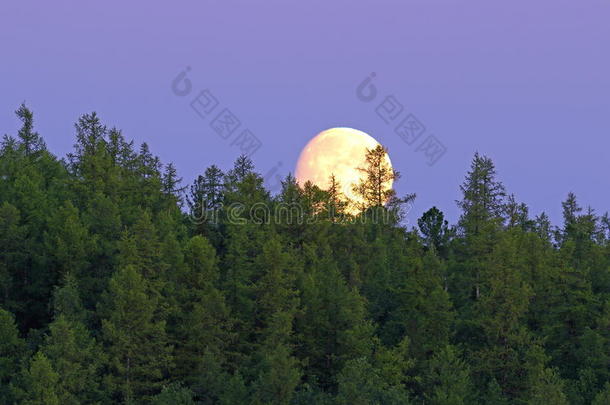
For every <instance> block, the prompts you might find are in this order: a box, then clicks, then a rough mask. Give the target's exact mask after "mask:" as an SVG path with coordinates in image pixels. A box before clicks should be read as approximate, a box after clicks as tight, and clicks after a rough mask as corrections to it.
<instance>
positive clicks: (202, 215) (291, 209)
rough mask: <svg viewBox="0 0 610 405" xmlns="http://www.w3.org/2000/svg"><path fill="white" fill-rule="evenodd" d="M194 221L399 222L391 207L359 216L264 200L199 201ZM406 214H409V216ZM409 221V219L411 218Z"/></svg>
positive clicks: (409, 205)
mask: <svg viewBox="0 0 610 405" xmlns="http://www.w3.org/2000/svg"><path fill="white" fill-rule="evenodd" d="M412 208H413V205H412V204H411V203H407V204H406V207H405V208H403V209H402V213H403V214H406V213H408V212H409V211H410V210H411V209H412ZM189 217H190V220H191V221H192V222H193V223H195V224H198V225H199V224H204V223H207V224H213V225H218V224H219V223H220V222H221V218H222V220H223V221H224V222H225V223H228V224H231V225H245V224H248V223H250V224H257V225H270V224H275V225H303V224H314V223H318V222H323V221H325V222H328V221H330V222H334V223H338V224H356V223H362V224H364V223H368V224H384V225H387V224H391V223H394V222H396V216H395V213H393V212H392V211H390V210H387V209H371V210H366V211H364V212H363V213H360V214H359V215H356V216H352V215H347V214H337V213H333V212H332V211H325V212H320V213H317V214H312V213H311V210H308V209H306V208H305V207H304V206H303V205H301V204H298V203H284V202H279V203H277V202H276V203H264V202H258V203H255V204H252V205H251V206H250V208H249V209H248V207H247V206H246V205H245V204H243V203H240V202H234V203H231V204H228V205H226V206H225V205H224V204H223V203H220V204H216V205H215V206H214V208H208V205H207V204H206V203H205V201H204V202H201V203H197V204H195V206H194V207H193V209H192V210H191V214H190V216H189ZM405 217H406V215H405ZM407 223H408V221H407Z"/></svg>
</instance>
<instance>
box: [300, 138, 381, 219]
mask: <svg viewBox="0 0 610 405" xmlns="http://www.w3.org/2000/svg"><path fill="white" fill-rule="evenodd" d="M378 145H379V142H377V141H376V140H375V138H373V137H372V136H370V135H368V134H366V133H364V132H362V131H358V130H357V129H353V128H331V129H327V130H326V131H322V132H320V133H319V134H318V135H316V136H315V137H314V138H313V139H312V140H310V141H309V142H308V143H307V145H306V146H305V148H303V150H302V151H301V155H300V156H299V161H298V163H297V169H296V180H297V182H298V183H299V184H300V185H301V186H302V185H303V184H305V183H306V182H307V181H311V182H312V183H313V184H315V185H316V186H318V187H320V188H321V189H324V190H326V189H328V186H329V185H330V176H331V174H334V175H335V179H336V180H337V181H338V182H339V183H340V186H341V192H342V193H343V195H345V196H346V197H347V198H349V199H350V200H352V201H354V202H356V203H360V202H362V198H361V197H360V196H358V195H357V194H356V193H354V191H353V189H352V188H353V186H354V185H356V184H359V183H360V180H362V179H363V178H364V177H365V174H364V173H363V172H361V171H359V170H358V168H359V167H362V168H364V167H366V159H365V158H366V150H367V149H374V148H375V147H377V146H378ZM386 161H387V163H388V165H389V167H392V163H391V161H390V157H389V156H388V155H387V154H386ZM388 183H389V184H386V185H385V188H386V190H387V189H390V188H391V187H392V182H388ZM348 211H349V212H350V213H352V214H355V213H357V212H358V210H357V209H356V208H355V207H350V209H348Z"/></svg>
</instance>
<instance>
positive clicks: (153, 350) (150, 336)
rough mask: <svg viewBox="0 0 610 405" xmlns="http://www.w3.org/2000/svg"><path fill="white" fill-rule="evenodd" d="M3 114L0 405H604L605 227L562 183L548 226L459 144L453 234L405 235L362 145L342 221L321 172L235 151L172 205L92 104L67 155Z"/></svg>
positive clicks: (484, 161)
mask: <svg viewBox="0 0 610 405" xmlns="http://www.w3.org/2000/svg"><path fill="white" fill-rule="evenodd" d="M17 117H18V119H19V120H20V122H21V126H20V129H19V130H18V133H17V134H15V136H14V137H11V136H5V137H4V138H3V140H2V143H1V146H0V403H1V404H5V403H6V404H16V405H21V404H62V405H64V404H65V405H72V404H74V405H76V404H99V405H102V404H111V403H125V404H145V405H146V404H155V405H163V404H183V405H190V404H206V405H211V404H223V405H234V404H261V405H262V404H284V405H288V404H291V405H292V404H295V405H304V404H307V405H309V404H321V405H331V404H332V405H336V404H350V405H351V404H363V405H364V404H366V405H368V404H379V405H386V404H410V403H413V404H431V405H433V404H436V405H461V404H464V405H466V404H468V405H470V404H494V405H508V404H519V405H520V404H532V405H535V404H545V405H546V404H558V405H562V404H570V405H589V404H594V405H601V404H608V403H610V400H609V398H610V385H609V383H608V381H609V380H610V368H609V364H610V363H609V362H610V219H609V217H608V214H604V215H598V214H597V213H596V212H595V211H594V210H593V209H591V208H583V207H581V206H580V205H579V203H578V201H577V199H576V196H575V195H574V194H572V193H570V194H568V197H567V199H566V201H564V202H563V203H562V208H563V217H564V222H563V224H562V225H561V226H560V227H554V226H553V225H552V224H551V222H550V220H549V218H548V216H547V215H546V214H544V213H541V214H539V215H537V216H533V217H530V213H529V209H528V207H527V206H526V205H525V204H523V203H521V202H518V200H517V199H516V198H515V197H514V196H513V195H510V194H507V193H506V191H505V189H504V186H503V185H502V183H501V182H500V181H499V180H498V178H497V177H498V176H497V173H496V168H495V165H494V163H493V162H492V161H491V159H489V158H487V157H485V156H482V155H479V154H475V156H474V159H473V161H472V164H471V168H470V170H469V172H468V173H467V175H466V179H465V181H464V183H463V184H462V186H461V192H462V197H461V199H460V201H459V202H458V206H459V207H460V208H461V215H460V219H459V221H458V223H457V224H456V225H455V226H451V225H450V224H449V222H448V221H447V220H446V218H445V215H444V214H443V212H441V211H440V210H439V209H438V208H436V207H432V208H431V209H429V210H428V211H426V212H424V214H423V215H422V216H421V218H419V220H418V221H417V225H418V229H414V228H413V229H411V230H409V229H407V228H406V227H404V226H403V225H402V224H401V220H402V219H404V214H401V210H400V206H401V204H403V203H405V202H408V201H410V200H411V199H412V198H413V195H409V196H407V197H406V198H402V199H400V198H397V197H396V195H395V192H394V191H393V190H385V189H383V188H382V187H381V186H382V185H383V183H385V182H387V181H389V180H397V179H398V174H397V173H396V172H394V171H393V170H392V169H391V168H389V167H388V166H387V165H386V164H385V160H384V158H385V154H386V150H385V149H384V148H383V147H379V148H377V149H374V150H372V151H369V153H368V156H367V164H366V167H363V168H361V169H362V170H363V172H364V173H365V174H366V176H365V180H364V181H363V182H362V184H355V185H352V186H354V187H355V189H356V190H357V191H358V192H359V193H360V194H361V195H362V196H363V197H364V200H365V203H364V206H363V207H361V208H362V209H363V211H362V212H361V213H359V214H357V215H353V214H352V211H351V210H350V209H348V208H351V207H350V206H349V203H348V202H347V201H345V199H344V196H342V195H340V193H339V192H338V190H339V189H340V187H339V185H338V182H337V179H334V178H332V180H331V185H330V187H329V189H328V190H322V189H320V188H319V187H317V186H316V185H314V184H311V183H306V184H298V183H297V181H296V179H295V178H294V177H293V176H292V175H288V176H287V177H286V178H285V179H284V181H283V182H282V189H281V191H280V192H279V193H278V194H277V195H271V194H270V193H269V191H267V190H266V189H265V188H264V187H263V178H262V177H261V176H260V174H258V173H257V172H256V169H255V167H254V164H253V162H252V161H251V160H250V159H249V158H248V157H246V156H240V157H239V158H238V159H237V160H236V162H235V164H234V166H233V167H232V168H230V169H229V170H227V171H225V172H223V171H221V170H220V169H219V168H218V167H216V166H213V165H212V166H210V167H209V168H208V169H206V170H205V172H204V173H203V174H202V175H201V176H198V177H197V178H196V179H195V181H194V182H193V185H192V186H191V187H190V189H189V190H188V191H189V192H188V193H187V194H188V195H187V196H186V199H185V200H183V191H184V189H185V188H184V187H183V186H182V184H181V179H180V177H179V175H178V172H177V170H176V168H175V167H174V166H173V165H172V164H171V163H170V164H162V163H161V161H160V160H159V158H157V157H156V156H155V155H153V154H152V152H151V151H150V149H149V147H148V146H147V145H146V144H143V145H141V146H140V147H139V148H137V147H134V145H133V142H129V141H127V140H125V138H124V137H123V135H122V133H121V132H120V131H119V130H117V129H115V128H112V129H109V128H107V127H106V126H105V125H104V124H103V123H102V121H101V120H100V118H99V117H98V116H97V115H96V114H95V113H91V114H85V115H83V116H82V117H80V118H79V120H78V122H77V124H76V125H75V129H76V142H75V145H74V150H73V152H72V153H70V154H68V157H67V159H66V160H60V159H57V158H56V157H55V156H53V155H52V154H51V153H49V151H47V150H46V147H45V144H44V141H43V140H42V138H41V137H40V136H39V135H38V134H37V133H36V132H35V131H34V127H33V114H32V113H31V111H29V110H28V109H27V108H26V107H25V106H21V107H20V108H19V109H18V110H17ZM330 175H331V173H329V176H330ZM185 203H186V204H185ZM557 205H558V206H559V203H558V204H557ZM407 219H411V218H407Z"/></svg>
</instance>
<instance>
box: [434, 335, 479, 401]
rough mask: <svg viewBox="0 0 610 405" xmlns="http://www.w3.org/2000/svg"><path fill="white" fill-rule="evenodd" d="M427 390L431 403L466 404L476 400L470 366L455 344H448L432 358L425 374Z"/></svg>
mask: <svg viewBox="0 0 610 405" xmlns="http://www.w3.org/2000/svg"><path fill="white" fill-rule="evenodd" d="M425 392H426V395H425V396H426V398H427V400H428V402H427V403H429V404H431V405H460V404H465V405H466V404H471V403H473V402H474V392H475V391H474V386H473V384H472V382H471V380H470V367H469V366H468V364H466V362H465V361H463V360H462V359H461V358H460V356H459V354H458V352H457V350H456V349H455V348H454V347H453V346H446V347H445V348H443V349H442V350H440V351H438V352H437V353H436V354H435V355H434V357H433V358H432V359H430V362H429V363H428V370H427V373H426V375H425Z"/></svg>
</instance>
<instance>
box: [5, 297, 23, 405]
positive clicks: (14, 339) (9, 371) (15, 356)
mask: <svg viewBox="0 0 610 405" xmlns="http://www.w3.org/2000/svg"><path fill="white" fill-rule="evenodd" d="M24 355H25V342H24V341H23V340H22V339H21V338H19V332H18V330H17V325H15V320H14V318H13V315H12V314H11V313H10V312H8V311H6V310H4V309H2V308H0V403H3V404H9V403H12V401H13V399H12V392H11V390H10V383H11V380H12V379H13V378H14V373H15V370H17V369H18V367H19V363H20V361H21V358H22V356H24Z"/></svg>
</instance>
